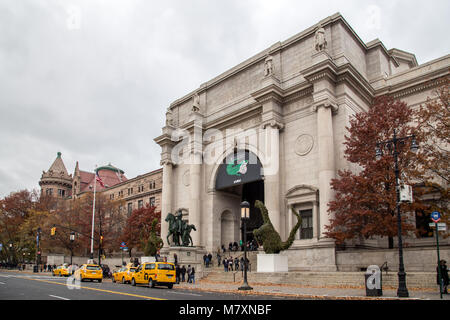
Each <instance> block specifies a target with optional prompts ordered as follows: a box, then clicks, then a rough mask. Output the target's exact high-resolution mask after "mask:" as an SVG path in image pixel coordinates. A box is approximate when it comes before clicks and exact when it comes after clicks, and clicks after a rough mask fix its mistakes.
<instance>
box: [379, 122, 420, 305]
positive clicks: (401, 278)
mask: <svg viewBox="0 0 450 320" xmlns="http://www.w3.org/2000/svg"><path fill="white" fill-rule="evenodd" d="M408 139H412V141H411V146H410V149H411V151H412V152H414V153H416V152H417V150H418V149H419V146H418V145H417V142H416V137H415V136H414V135H411V136H406V137H402V138H399V137H397V133H396V131H395V129H394V137H393V138H392V139H390V140H386V141H381V142H378V143H377V147H376V150H375V156H376V159H377V160H379V159H381V157H382V156H383V149H384V148H385V149H388V151H389V152H390V153H391V154H392V155H393V156H394V163H395V190H396V195H397V199H396V200H397V201H396V209H397V229H398V230H397V232H398V259H399V265H398V289H397V296H398V297H409V293H408V289H407V288H406V273H405V266H404V264H403V242H402V220H401V214H400V183H399V177H400V169H399V167H398V154H399V152H398V149H399V145H403V144H404V143H405V141H406V140H408Z"/></svg>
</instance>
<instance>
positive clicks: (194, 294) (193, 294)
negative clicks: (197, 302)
mask: <svg viewBox="0 0 450 320" xmlns="http://www.w3.org/2000/svg"><path fill="white" fill-rule="evenodd" d="M169 293H171V294H181V295H184V296H195V297H201V296H202V295H201V294H196V293H188V292H176V291H170V292H169Z"/></svg>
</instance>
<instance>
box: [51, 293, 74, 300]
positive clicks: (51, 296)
mask: <svg viewBox="0 0 450 320" xmlns="http://www.w3.org/2000/svg"><path fill="white" fill-rule="evenodd" d="M49 296H50V297H53V298H58V299H61V300H70V299H67V298H63V297H59V296H54V295H52V294H49Z"/></svg>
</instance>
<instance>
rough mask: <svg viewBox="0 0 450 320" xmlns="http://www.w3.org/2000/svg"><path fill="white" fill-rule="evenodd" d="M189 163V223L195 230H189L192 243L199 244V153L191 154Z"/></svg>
mask: <svg viewBox="0 0 450 320" xmlns="http://www.w3.org/2000/svg"><path fill="white" fill-rule="evenodd" d="M191 159H192V162H191V165H190V169H189V171H190V186H189V188H190V201H189V224H193V225H195V228H196V229H197V231H193V232H191V237H192V243H193V245H194V246H201V245H202V244H201V227H200V223H201V221H200V220H201V219H200V217H201V206H200V191H201V190H200V188H201V187H200V182H201V180H200V173H201V172H200V169H201V164H200V162H199V161H200V160H201V155H199V154H198V153H192V154H191Z"/></svg>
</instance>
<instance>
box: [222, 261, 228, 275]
mask: <svg viewBox="0 0 450 320" xmlns="http://www.w3.org/2000/svg"><path fill="white" fill-rule="evenodd" d="M222 264H223V271H225V272H228V262H227V259H225V258H223V261H222Z"/></svg>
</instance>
